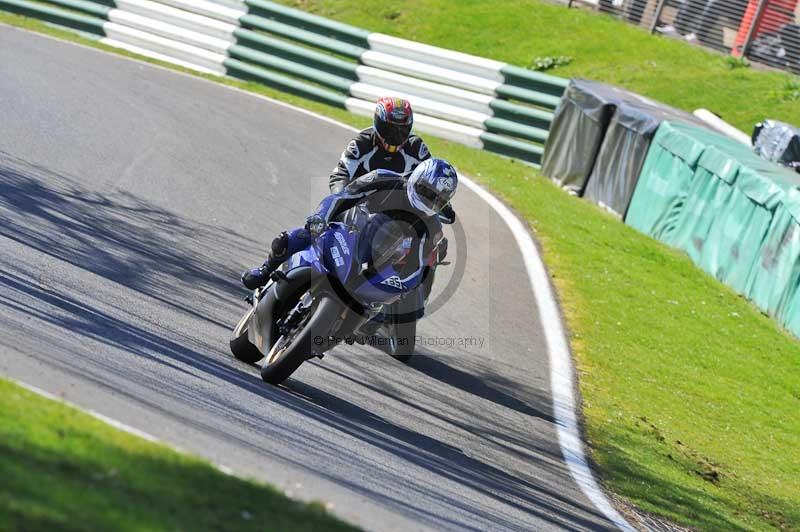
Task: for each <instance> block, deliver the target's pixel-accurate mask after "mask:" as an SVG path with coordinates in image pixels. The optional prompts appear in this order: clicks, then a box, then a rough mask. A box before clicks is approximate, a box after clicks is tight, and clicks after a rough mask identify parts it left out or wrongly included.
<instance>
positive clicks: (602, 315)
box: [0, 0, 800, 530]
mask: <svg viewBox="0 0 800 532" xmlns="http://www.w3.org/2000/svg"><path fill="white" fill-rule="evenodd" d="M371 3H372V2H371V0H370V2H368V4H371ZM318 4H321V3H320V2H303V3H302V6H301V7H304V8H307V9H317V6H318ZM324 4H325V5H328V6H334V7H337V10H334V11H328V12H326V11H323V13H324V14H326V15H332V16H334V17H335V18H339V19H341V20H345V21H347V22H352V23H357V24H358V23H362V21H360V20H359V19H358V17H360V16H362V15H361V10H362V9H363V10H364V11H363V12H364V13H367V12H371V13H373V14H374V13H377V14H382V13H385V12H387V10H390V9H391V8H389V7H381V6H384V4H381V6H379V7H376V8H375V11H370V10H369V9H368V8H367V7H369V6H367V7H358V8H357V7H351V5H352V6H355V5H356V3H355V2H349V1H344V0H343V1H340V2H324ZM428 4H433V3H432V2H424V1H419V2H416V3H415V5H417V6H420V5H428ZM484 4H485V3H483V2H463V3H455V2H454V3H452V5H451V4H449V3H448V4H447V6H451V7H453V9H466V7H463V6H467V7H468V6H472V8H473V9H475V10H477V11H478V12H482V11H483V10H484V9H488V7H486V8H484V7H483V6H484ZM488 5H489V4H486V6H488ZM518 5H526V6H529V7H530V8H531V9H532V8H533V7H534V6H537V9H538V6H539V4H532V3H530V2H509V3H508V6H510V7H515V6H518ZM503 6H504V7H503V9H497V7H496V6H495V7H494V8H493V9H494V10H495V11H501V12H505V6H506V4H503ZM552 7H553V6H545V7H544V8H543V9H551V8H552ZM515 8H516V7H515ZM331 9H332V8H331ZM397 9H400V8H397ZM420 9H421V8H419V7H418V8H417V12H418V13H424V11H421V10H420ZM442 9H444V8H442ZM558 9H560V10H563V12H564V16H565V17H575V16H579V17H587V18H585V19H584V18H582V19H580V20H581V23H582V24H584V25H587V26H590V28H591V26H593V25H594V24H595V22H596V21H599V22H597V25H598V26H599V27H600V28H601V29H602V28H611V29H612V30H614V31H613V32H611V31H609V33H620V34H621V35H624V34H625V32H629V31H634V32H638V31H639V30H638V29H636V28H631V27H629V26H627V25H624V24H622V23H618V22H615V21H613V20H608V19H606V18H605V17H598V18H595V17H594V16H590V15H589V14H587V13H579V14H576V13H578V12H569V11H566V10H565V9H564V8H563V7H559V8H558ZM508 13H511V11H509V12H508ZM348 14H352V16H349V15H348ZM403 16H408V15H405V14H403V13H401V14H400V15H398V16H397V17H394V19H393V20H397V19H400V18H402V17H403ZM382 17H383V15H380V16H375V17H374V18H372V17H371V20H370V21H369V22H370V23H369V24H365V25H367V26H368V27H370V29H374V30H384V31H385V28H380V27H376V26H379V25H380V21H381V20H382ZM441 17H444V18H441ZM498 17H499V15H494V14H487V15H486V18H485V20H486V22H485V24H487V25H488V24H490V23H491V24H496V25H497V24H500V23H501V22H502V21H503V20H505V21H506V22H507V20H509V19H511V15H510V14H507V15H506V17H507V18H502V17H500V18H499V19H498ZM417 18H418V19H419V16H418V17H417ZM454 20H458V21H459V23H460V21H461V19H459V18H452V16H449V15H447V14H446V13H443V12H442V11H441V10H439V11H436V10H433V11H431V12H428V13H427V15H426V17H425V20H424V21H419V20H417V22H419V23H418V24H411V23H410V22H408V21H407V22H406V25H407V27H409V28H411V27H413V28H414V31H413V32H411V31H410V32H409V33H408V34H406V35H405V36H406V37H414V38H420V39H423V40H427V41H428V42H433V43H435V44H443V45H448V44H450V45H453V44H455V45H456V46H453V47H455V48H460V49H462V50H465V51H470V52H477V53H482V54H484V55H492V54H493V50H492V49H491V48H484V49H475V48H476V47H475V46H474V45H470V44H469V43H474V42H479V38H478V37H476V36H475V35H474V34H473V33H470V29H473V28H472V26H470V22H469V20H465V21H464V23H465V24H466V26H465V28H466V29H460V30H459V31H460V35H462V36H464V46H461V45H460V44H461V41H458V42H453V43H448V42H442V38H439V40H436V39H433V38H430V39H428V38H427V36H428V35H431V36H432V35H436V34H438V32H442V33H448V34H449V32H451V31H452V27H450V26H448V28H449V29H447V31H444V30H442V28H441V25H442V24H447V25H451V24H452V21H454ZM498 20H499V21H500V22H498ZM517 20H527V19H525V18H520V19H517ZM0 22H6V23H11V24H16V25H22V24H25V25H27V27H28V29H33V30H35V31H41V32H44V33H50V34H55V33H60V34H62V35H61V36H64V37H66V38H68V39H70V40H73V41H80V42H83V43H84V44H89V45H90V46H95V47H99V48H104V49H109V48H107V47H104V46H102V45H100V44H98V43H96V42H87V41H86V40H85V39H81V38H79V37H76V36H75V35H74V34H72V33H65V32H59V31H58V30H54V29H53V28H51V27H49V26H47V25H43V24H40V23H38V22H36V21H26V20H24V19H21V18H20V17H14V16H10V15H5V14H0ZM538 24H539V23H535V24H534V23H533V22H532V23H531V24H515V25H513V26H524V27H525V28H526V30H525V32H526V36H529V35H531V34H535V33H536V32H535V31H532V28H535V29H536V30H537V31H538V30H539V29H540V28H539V26H538ZM611 24H613V26H610V25H611ZM435 25H439V27H438V30H437V29H436V28H434V26H435ZM392 27H393V28H394V29H396V30H398V28H402V27H404V26H392ZM495 27H497V26H495ZM590 28H589V29H586V28H584V29H582V30H581V32H583V33H582V34H583V35H586V34H587V32H591V31H592V30H591V29H590ZM512 30H513V31H517V30H516V29H513V28H512ZM398 31H399V30H398ZM504 31H506V29H505V27H504ZM508 31H511V30H508ZM541 31H542V32H545V33H546V32H547V31H549V30H547V28H541ZM596 32H597V39H601V38H602V37H604V36H605V35H604V34H602V32H601V31H600V30H596ZM394 33H397V31H395V32H394ZM484 35H485V34H484ZM637 35H638V34H637ZM532 38H538V37H532ZM584 38H586V37H585V36H584ZM609 38H610V37H609ZM476 39H477V40H476ZM647 39H651V40H653V42H656V43H661V44H653V43H649V44H648V46H650V47H657V46H660V45H663V46H666V47H668V48H670V49H671V47H673V46H675V45H679V44H680V43H674V42H671V41H668V40H666V39H658V38H656V37H649V36H647ZM601 40H602V39H601ZM504 42H505V41H504ZM508 46H510V44H508ZM109 50H110V51H113V52H115V53H120V52H119V51H118V50H114V49H109ZM681 50H683V53H685V54H695V53H701V54H704V57H709V61H712V60H715V59H714V57H711V56H708V54H706V53H705V52H703V51H701V50H695V49H693V48H690V47H687V46H685V45H682V47H681ZM560 53H563V52H560ZM630 53H631V54H635V53H636V50H631V51H630ZM125 55H131V54H125ZM497 57H499V58H502V59H506V60H508V58H507V57H506V56H504V55H503V54H500V53H498V54H497ZM151 62H154V61H151ZM512 62H515V61H512ZM516 62H517V63H520V62H518V61H516ZM523 64H524V63H523ZM617 67H618V68H619V69H620V70H625V69H626V68H633V67H632V66H631V65H630V64H629V63H621V64H619V65H617ZM171 68H172V67H171ZM177 70H181V69H179V68H178V69H177ZM738 70H743V69H738ZM559 73H560V72H559ZM751 74H752V75H754V76H762V75H763V76H767V77H768V78H769V79H774V78H773V76H776V74H771V73H768V74H764V73H755V72H752V73H749V72H748V76H749V75H751ZM777 76H783V75H777ZM206 77H208V76H206ZM596 77H600V76H596ZM211 78H212V79H218V78H213V77H211ZM611 81H613V80H611ZM221 82H223V83H226V84H228V85H233V86H236V87H239V88H243V89H246V90H252V91H253V92H258V93H261V94H265V95H268V96H272V97H275V98H279V99H281V100H284V101H288V102H290V103H293V104H296V105H299V106H301V107H305V108H307V109H311V110H314V111H317V112H320V113H322V114H325V115H328V116H331V117H333V118H336V119H338V120H341V121H343V122H345V123H350V124H353V125H357V126H361V125H364V124H365V123H366V122H365V120H363V119H361V118H358V117H354V116H352V115H350V114H348V113H346V112H344V111H340V110H337V109H332V108H330V107H327V106H324V105H321V104H317V103H314V102H309V101H307V100H304V99H301V98H298V97H294V96H290V95H286V94H282V93H278V92H276V91H273V90H270V89H268V88H265V87H262V86H260V85H257V84H247V83H240V82H237V81H232V80H221ZM697 82H698V83H699V82H700V81H699V80H698V81H697ZM716 82H717V80H713V79H711V80H710V81H709V83H711V85H709V87H710V88H708V89H705V88H703V86H700V88H698V87H695V88H693V89H692V90H693V91H698V92H701V93H702V94H711V93H712V91H713V90H715V89H714V88H713V84H714V83H716ZM643 92H644V91H643ZM651 96H652V94H651ZM662 99H665V98H662ZM750 100H752V98H751V99H750ZM750 100H748V103H750ZM671 103H675V102H674V101H673V102H671ZM703 105H708V102H705V103H704V104H703ZM690 107H691V106H690ZM773 116H777V115H774V114H773ZM778 118H783V119H787V120H788V119H790V118H787V116H783V117H778ZM426 140H427V141H428V143H429V145H430V146H431V149H432V151H433V152H434V153H436V154H437V155H439V156H441V157H445V158H447V159H449V160H452V161H453V162H454V163H455V164H456V165H457V166H458V168H459V169H460V170H461V171H463V172H465V173H468V174H470V175H472V176H474V177H475V178H477V179H478V180H479V181H481V182H483V183H484V184H486V185H487V186H489V187H490V188H491V189H492V190H493V191H494V192H495V193H496V194H497V195H498V196H500V197H501V198H503V199H504V200H505V201H506V202H507V203H508V204H510V205H511V206H513V207H514V208H515V209H516V210H517V211H518V212H519V213H520V214H521V215H522V216H523V217H524V218H525V219H527V220H528V222H529V223H530V226H531V227H532V229H533V231H534V233H535V234H536V236H537V238H538V240H539V242H540V243H541V245H542V248H543V251H544V258H545V261H546V262H547V265H548V268H549V270H550V272H551V274H552V276H553V282H554V283H555V285H556V287H557V290H558V293H559V296H560V300H561V304H562V308H563V311H564V314H565V316H566V320H567V325H568V327H569V330H570V331H571V338H570V340H571V345H572V349H573V353H574V355H575V357H576V365H577V369H578V372H579V378H580V389H581V393H582V396H583V412H584V415H585V422H586V434H587V438H588V443H589V446H590V449H591V452H592V456H593V457H594V459H595V461H596V462H597V464H598V465H599V466H600V469H601V474H602V477H603V480H604V482H605V483H606V484H607V485H608V486H609V487H610V488H611V489H612V490H614V491H615V492H617V493H618V494H620V495H621V496H623V497H624V498H626V499H628V500H630V501H632V502H633V503H635V504H637V505H639V506H640V507H641V508H643V509H645V510H649V511H652V512H654V513H658V514H661V515H665V516H667V517H670V518H672V519H674V520H675V521H678V522H681V523H684V524H688V525H692V526H696V527H698V528H701V529H705V530H720V529H725V530H774V529H793V528H794V529H796V528H800V495H798V494H800V463H798V460H797V459H796V458H795V456H796V450H797V445H798V436H797V435H798V434H800V415H799V414H798V412H800V346H799V345H798V344H797V342H796V341H795V340H794V339H792V338H791V337H790V336H789V335H788V334H786V333H785V332H783V331H782V330H780V329H779V327H778V326H777V325H776V324H775V323H774V322H773V321H771V320H770V319H768V318H766V317H764V316H763V315H761V314H760V313H759V312H757V311H756V310H755V308H754V307H753V306H752V305H750V304H749V303H748V302H747V301H745V300H743V299H742V298H740V297H737V296H736V295H735V294H734V293H732V292H731V291H730V290H728V289H727V288H726V287H724V286H723V285H721V284H720V283H718V282H716V281H715V280H713V279H712V278H710V277H709V276H707V275H705V274H704V273H703V272H701V271H700V270H698V269H697V268H696V267H695V266H694V265H693V264H692V263H691V261H690V260H689V259H688V257H686V256H684V255H682V254H679V253H677V252H675V251H674V250H671V249H669V248H667V247H666V246H663V245H662V244H660V243H658V242H656V241H653V240H651V239H649V238H647V237H645V236H644V235H641V234H639V233H637V232H635V231H633V230H632V229H630V228H629V227H627V226H625V225H623V224H621V223H619V222H618V221H617V220H615V219H613V218H611V217H610V216H608V215H607V214H605V213H604V212H602V211H601V210H599V209H597V208H596V207H594V206H593V205H590V204H588V203H586V202H583V201H580V200H578V199H576V198H572V197H569V196H567V195H566V194H564V193H563V192H562V191H560V190H559V189H558V188H557V187H555V186H554V185H552V184H551V183H550V182H549V181H547V180H546V179H543V178H541V177H540V176H539V175H538V174H537V172H535V171H534V170H533V169H532V168H530V167H529V166H525V165H523V164H520V163H517V162H515V161H512V160H509V159H504V158H502V157H499V156H495V155H492V154H489V153H486V152H480V151H476V150H473V149H470V148H466V147H464V146H461V145H457V144H453V143H449V142H446V141H443V140H440V139H436V138H431V137H427V136H426ZM457 204H458V201H457V200H456V207H457Z"/></svg>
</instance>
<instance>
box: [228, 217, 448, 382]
mask: <svg viewBox="0 0 800 532" xmlns="http://www.w3.org/2000/svg"><path fill="white" fill-rule="evenodd" d="M348 218H349V219H350V221H349V222H333V223H331V224H330V225H329V227H328V228H327V229H326V230H325V231H324V232H322V233H321V234H320V235H319V236H318V237H317V238H316V239H315V240H314V242H313V243H312V245H311V246H309V247H308V248H306V249H304V250H302V251H300V252H298V253H295V254H294V255H293V256H292V257H290V258H289V259H288V260H287V261H286V262H285V263H284V265H283V266H282V267H281V269H279V270H277V271H276V272H274V273H273V274H272V277H271V280H270V281H269V282H268V284H267V285H266V286H264V287H263V288H259V289H256V290H255V292H254V293H253V294H252V296H251V297H249V298H248V301H249V302H250V303H251V304H252V306H251V308H250V309H249V310H248V311H247V313H246V314H245V315H244V316H243V317H242V319H241V320H240V321H239V323H238V324H237V325H236V327H235V328H234V330H233V333H232V335H231V340H230V348H231V351H232V352H233V354H234V356H235V357H236V358H237V359H239V360H242V361H244V362H248V363H251V364H255V363H257V362H258V361H260V360H261V359H262V358H265V360H264V363H263V366H262V368H261V377H262V378H263V379H264V380H265V381H266V382H268V383H271V384H280V383H281V382H283V381H284V380H286V379H287V378H288V377H289V376H290V375H291V374H292V373H294V371H295V370H297V368H299V367H300V365H301V364H302V363H303V362H305V361H306V360H309V359H312V358H314V357H319V358H322V357H323V355H324V353H325V352H326V351H328V350H330V349H332V348H333V347H334V346H336V345H337V344H338V343H340V342H342V341H344V342H348V343H351V342H352V341H359V342H360V343H364V341H365V339H367V338H369V340H370V341H375V340H379V341H380V342H379V343H380V345H382V346H384V347H385V350H386V351H388V352H389V354H391V355H392V356H393V357H395V358H397V359H398V360H401V361H403V362H405V361H407V360H409V359H410V358H411V355H412V354H413V352H414V346H415V336H416V320H417V318H418V317H419V316H420V313H421V309H422V308H423V298H424V295H423V294H425V293H427V292H429V290H430V285H431V284H432V282H433V273H434V272H433V269H434V266H435V265H436V264H437V263H438V246H433V251H432V252H430V253H429V256H427V257H421V256H415V255H420V254H421V251H420V252H419V253H417V254H415V253H412V252H411V251H412V250H411V242H412V240H413V239H412V238H411V237H409V236H408V235H409V232H408V231H407V227H406V228H404V227H402V223H400V222H394V221H389V222H388V223H387V221H386V219H385V218H381V215H377V216H375V215H368V214H366V213H364V212H361V213H357V215H356V216H350V217H348ZM439 237H440V235H437V238H439ZM421 248H422V246H420V249H421ZM379 315H381V316H384V319H383V320H382V322H381V320H380V319H377V320H376V319H375V318H376V317H379V318H380V316H379ZM376 321H377V322H378V327H377V329H374V327H375V322H376Z"/></svg>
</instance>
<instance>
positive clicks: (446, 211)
mask: <svg viewBox="0 0 800 532" xmlns="http://www.w3.org/2000/svg"><path fill="white" fill-rule="evenodd" d="M413 126H414V112H413V111H412V109H411V104H410V103H409V101H408V100H405V99H403V98H392V97H389V96H384V97H382V98H379V99H378V101H377V102H376V104H375V113H374V115H373V117H372V127H368V128H366V129H364V130H362V131H360V132H359V133H358V135H356V137H355V138H354V139H352V140H351V141H350V142H349V143H348V144H347V147H346V148H345V149H344V151H343V152H342V155H341V157H340V158H339V164H337V165H336V168H334V169H333V172H332V173H331V175H330V178H329V180H328V186H329V187H330V190H331V193H336V192H340V191H341V190H342V189H343V188H344V187H345V186H346V185H347V184H348V183H350V182H351V181H353V180H354V179H357V178H359V177H361V176H362V175H364V174H366V173H368V172H371V171H373V170H377V169H383V170H392V171H393V172H397V173H398V174H403V175H409V174H410V173H411V172H412V171H413V170H414V169H415V168H416V167H417V166H418V165H419V164H420V163H421V162H422V161H426V160H428V159H430V157H431V154H430V152H429V151H428V147H427V146H426V145H425V142H423V140H422V139H421V138H420V137H418V136H417V135H413V134H412V133H411V128H412V127H413ZM455 216H456V215H455V212H454V211H453V208H452V206H450V205H449V204H448V205H447V206H446V207H444V208H443V209H442V212H441V214H440V216H439V219H440V220H441V222H442V223H445V224H451V223H453V222H454V221H455Z"/></svg>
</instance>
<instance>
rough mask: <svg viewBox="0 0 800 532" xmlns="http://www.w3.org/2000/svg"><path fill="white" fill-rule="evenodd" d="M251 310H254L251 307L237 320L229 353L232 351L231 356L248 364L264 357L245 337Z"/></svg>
mask: <svg viewBox="0 0 800 532" xmlns="http://www.w3.org/2000/svg"><path fill="white" fill-rule="evenodd" d="M253 312H255V309H254V308H251V309H250V310H248V311H247V313H246V314H245V315H244V316H242V319H241V320H239V323H237V324H236V327H234V329H233V333H231V340H230V347H231V353H233V356H235V357H236V358H237V359H238V360H241V361H242V362H247V363H248V364H255V363H256V362H258V361H259V360H261V359H262V358H264V355H262V354H261V351H259V350H258V348H257V347H256V346H254V345H253V344H251V343H250V340H249V339H248V338H247V329H248V326H249V325H250V318H251V317H252V316H253Z"/></svg>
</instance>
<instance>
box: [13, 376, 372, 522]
mask: <svg viewBox="0 0 800 532" xmlns="http://www.w3.org/2000/svg"><path fill="white" fill-rule="evenodd" d="M0 478H2V479H3V480H2V485H3V489H2V490H0V529H2V530H9V531H13V530H63V531H69V530H120V531H123V530H237V531H246V530H288V531H312V530H333V531H342V532H344V531H350V530H357V529H356V528H354V527H351V526H350V525H347V524H345V523H343V522H341V521H339V520H337V519H335V518H334V517H332V516H330V515H328V513H327V512H326V511H325V509H324V507H323V505H322V504H321V503H313V504H303V503H299V502H296V501H293V500H291V499H288V498H287V497H285V496H284V495H282V494H280V493H279V492H278V491H277V490H275V489H274V488H272V487H270V486H266V485H263V484H258V483H256V482H251V481H248V480H243V479H240V478H237V477H233V476H229V475H225V474H223V473H221V472H220V471H218V470H217V469H215V468H214V467H212V466H211V465H210V464H208V463H206V462H203V461H201V460H198V459H196V458H191V457H189V456H187V455H184V454H180V453H178V452H176V451H173V450H171V449H169V448H167V447H164V446H162V445H157V444H154V443H150V442H147V441H145V440H143V439H141V438H137V437H135V436H132V435H130V434H128V433H125V432H122V431H120V430H117V429H114V428H112V427H110V426H108V425H106V424H105V423H102V422H101V421H98V420H97V419H95V418H93V417H91V416H89V415H88V414H85V413H83V412H80V411H79V410H76V409H74V408H71V407H69V406H66V405H64V404H62V403H58V402H56V401H52V400H50V399H46V398H44V397H41V396H39V395H37V394H35V393H32V392H30V391H28V390H26V389H24V388H21V387H20V386H18V385H16V384H14V383H11V382H9V381H6V380H3V379H0Z"/></svg>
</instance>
